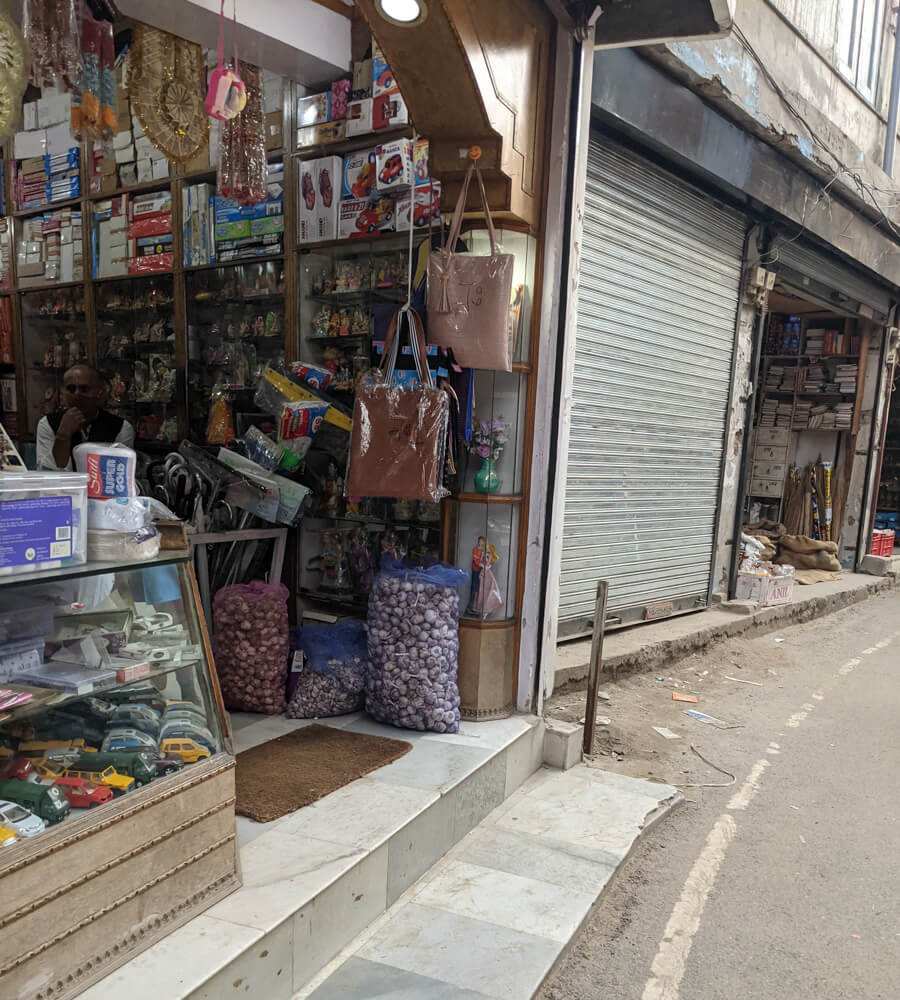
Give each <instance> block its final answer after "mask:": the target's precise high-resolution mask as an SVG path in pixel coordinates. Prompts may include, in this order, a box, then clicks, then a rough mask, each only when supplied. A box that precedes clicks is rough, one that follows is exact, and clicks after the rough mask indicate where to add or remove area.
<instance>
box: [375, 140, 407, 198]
mask: <svg viewBox="0 0 900 1000" xmlns="http://www.w3.org/2000/svg"><path fill="white" fill-rule="evenodd" d="M412 181H413V161H412V143H411V142H410V140H409V139H396V140H394V141H393V142H386V143H385V144H384V145H383V146H378V147H377V149H376V150H375V184H376V187H377V189H378V191H380V192H385V193H387V192H389V191H396V190H397V189H398V188H408V187H409V186H410V185H411V184H412Z"/></svg>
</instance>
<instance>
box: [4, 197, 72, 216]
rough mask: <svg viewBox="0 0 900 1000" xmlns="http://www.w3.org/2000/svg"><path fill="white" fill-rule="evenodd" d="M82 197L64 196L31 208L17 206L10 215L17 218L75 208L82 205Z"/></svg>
mask: <svg viewBox="0 0 900 1000" xmlns="http://www.w3.org/2000/svg"><path fill="white" fill-rule="evenodd" d="M82 200H83V199H82V198H81V197H80V196H79V197H78V198H64V199H63V200H61V201H48V202H47V203H46V204H44V205H32V206H31V207H30V208H17V209H15V210H14V211H12V212H10V213H9V214H10V215H13V216H15V218H17V219H24V218H26V217H27V216H29V215H43V214H44V212H55V211H56V210H57V209H59V208H73V207H75V206H76V205H81V202H82Z"/></svg>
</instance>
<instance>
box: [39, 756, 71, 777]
mask: <svg viewBox="0 0 900 1000" xmlns="http://www.w3.org/2000/svg"><path fill="white" fill-rule="evenodd" d="M71 756H72V758H74V755H71ZM34 769H35V771H36V772H37V773H38V776H39V777H41V778H46V779H47V781H55V780H56V779H57V778H58V777H59V776H60V775H62V774H65V773H66V762H65V761H64V760H54V759H53V758H52V757H45V758H44V759H43V760H38V759H37V758H36V757H35V759H34Z"/></svg>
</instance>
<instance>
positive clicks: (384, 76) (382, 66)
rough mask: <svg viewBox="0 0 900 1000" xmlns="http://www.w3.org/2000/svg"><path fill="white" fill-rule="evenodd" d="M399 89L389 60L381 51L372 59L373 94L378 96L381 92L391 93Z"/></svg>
mask: <svg viewBox="0 0 900 1000" xmlns="http://www.w3.org/2000/svg"><path fill="white" fill-rule="evenodd" d="M396 89H397V82H396V80H395V79H394V74H393V73H392V72H391V68H390V66H388V64H387V60H386V59H385V58H384V56H383V55H381V53H378V55H376V56H375V57H374V58H373V59H372V96H373V97H378V96H379V95H380V94H389V93H390V92H391V91H392V90H396Z"/></svg>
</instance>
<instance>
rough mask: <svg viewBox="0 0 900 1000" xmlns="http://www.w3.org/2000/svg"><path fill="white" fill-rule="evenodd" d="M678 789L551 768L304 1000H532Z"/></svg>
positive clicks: (375, 926) (311, 986)
mask: <svg viewBox="0 0 900 1000" xmlns="http://www.w3.org/2000/svg"><path fill="white" fill-rule="evenodd" d="M681 801H682V798H681V795H680V794H679V793H678V791H677V790H676V789H675V788H672V787H670V786H668V785H658V784H652V783H650V782H647V781H640V780H636V779H633V778H626V777H623V776H621V775H616V774H611V773H609V772H604V771H600V770H597V769H594V768H591V767H586V766H584V765H581V764H579V765H577V766H576V767H574V768H573V769H572V770H570V771H566V772H560V771H551V770H549V769H547V768H544V769H542V770H541V771H540V772H538V773H537V774H536V775H535V776H533V777H532V778H530V779H529V780H528V781H527V782H526V783H525V784H524V785H523V787H522V788H521V789H520V790H519V791H518V792H516V793H515V794H514V795H513V796H512V797H511V798H510V799H509V800H508V801H506V802H505V803H503V804H502V805H500V806H499V807H498V808H496V809H495V810H494V811H493V812H492V813H490V815H489V816H487V817H486V818H485V819H484V820H483V821H482V822H481V823H479V825H478V826H477V827H476V828H475V829H474V830H472V831H471V832H470V833H469V834H468V835H467V836H466V837H464V838H463V839H462V840H461V841H460V843H459V844H457V845H456V846H455V847H454V848H453V849H452V850H451V851H450V852H449V853H448V854H447V855H446V856H445V857H444V858H442V859H441V860H440V861H438V862H437V863H436V864H435V865H434V867H433V868H431V869H430V870H429V871H428V872H427V873H426V875H425V876H424V877H423V878H421V879H420V880H419V881H418V882H417V883H416V884H415V885H414V886H412V887H411V888H410V889H408V890H407V891H406V892H405V893H404V894H403V896H401V897H400V899H399V900H397V902H396V903H395V904H394V905H393V906H392V907H391V908H390V910H388V911H387V912H386V913H385V914H384V915H383V916H382V917H381V918H380V919H378V920H376V921H375V922H374V923H372V924H371V925H370V926H369V927H368V928H366V930H365V931H364V932H363V933H362V934H361V935H360V936H359V937H357V938H356V940H354V941H353V942H352V944H351V945H349V946H348V947H347V948H346V949H344V951H343V952H342V953H341V955H339V956H338V957H337V958H336V959H335V960H334V961H333V962H332V963H330V964H329V965H328V966H327V967H326V968H325V969H323V970H322V971H321V972H320V973H319V974H318V975H317V976H315V977H313V979H312V980H310V982H309V983H307V984H306V986H304V987H303V988H302V989H300V990H299V991H298V992H297V993H296V994H295V995H294V998H293V1000H371V998H373V997H385V998H387V997H390V998H392V1000H528V998H531V997H534V996H535V995H536V993H537V992H538V991H539V989H540V987H541V985H542V983H543V982H544V980H545V978H546V977H547V975H548V974H549V972H550V971H551V969H552V968H553V966H554V965H555V963H556V962H557V960H558V959H559V958H560V956H561V955H562V954H563V952H564V951H565V949H566V947H567V945H568V944H569V942H570V940H571V939H572V938H573V936H574V935H575V934H576V933H577V931H578V929H579V928H580V927H581V925H582V923H583V922H584V920H585V919H586V918H587V916H588V914H589V913H590V911H591V908H592V907H593V906H594V904H595V902H596V901H597V899H598V898H599V896H600V894H601V893H602V892H603V890H604V889H605V887H606V886H607V884H608V883H609V882H610V880H611V879H612V878H613V876H614V874H615V872H616V870H617V869H618V867H619V866H620V865H621V864H622V863H623V861H624V860H625V859H626V858H627V856H628V854H629V852H630V851H631V849H632V847H633V845H634V844H635V842H636V841H637V840H638V838H639V837H640V836H641V835H642V833H644V832H646V830H647V829H649V828H650V826H652V825H653V824H654V823H655V822H657V821H658V820H660V819H661V818H662V817H663V816H665V815H666V814H667V813H668V812H669V811H670V810H671V809H672V808H673V807H674V806H676V805H678V804H679V803H680V802H681Z"/></svg>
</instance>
